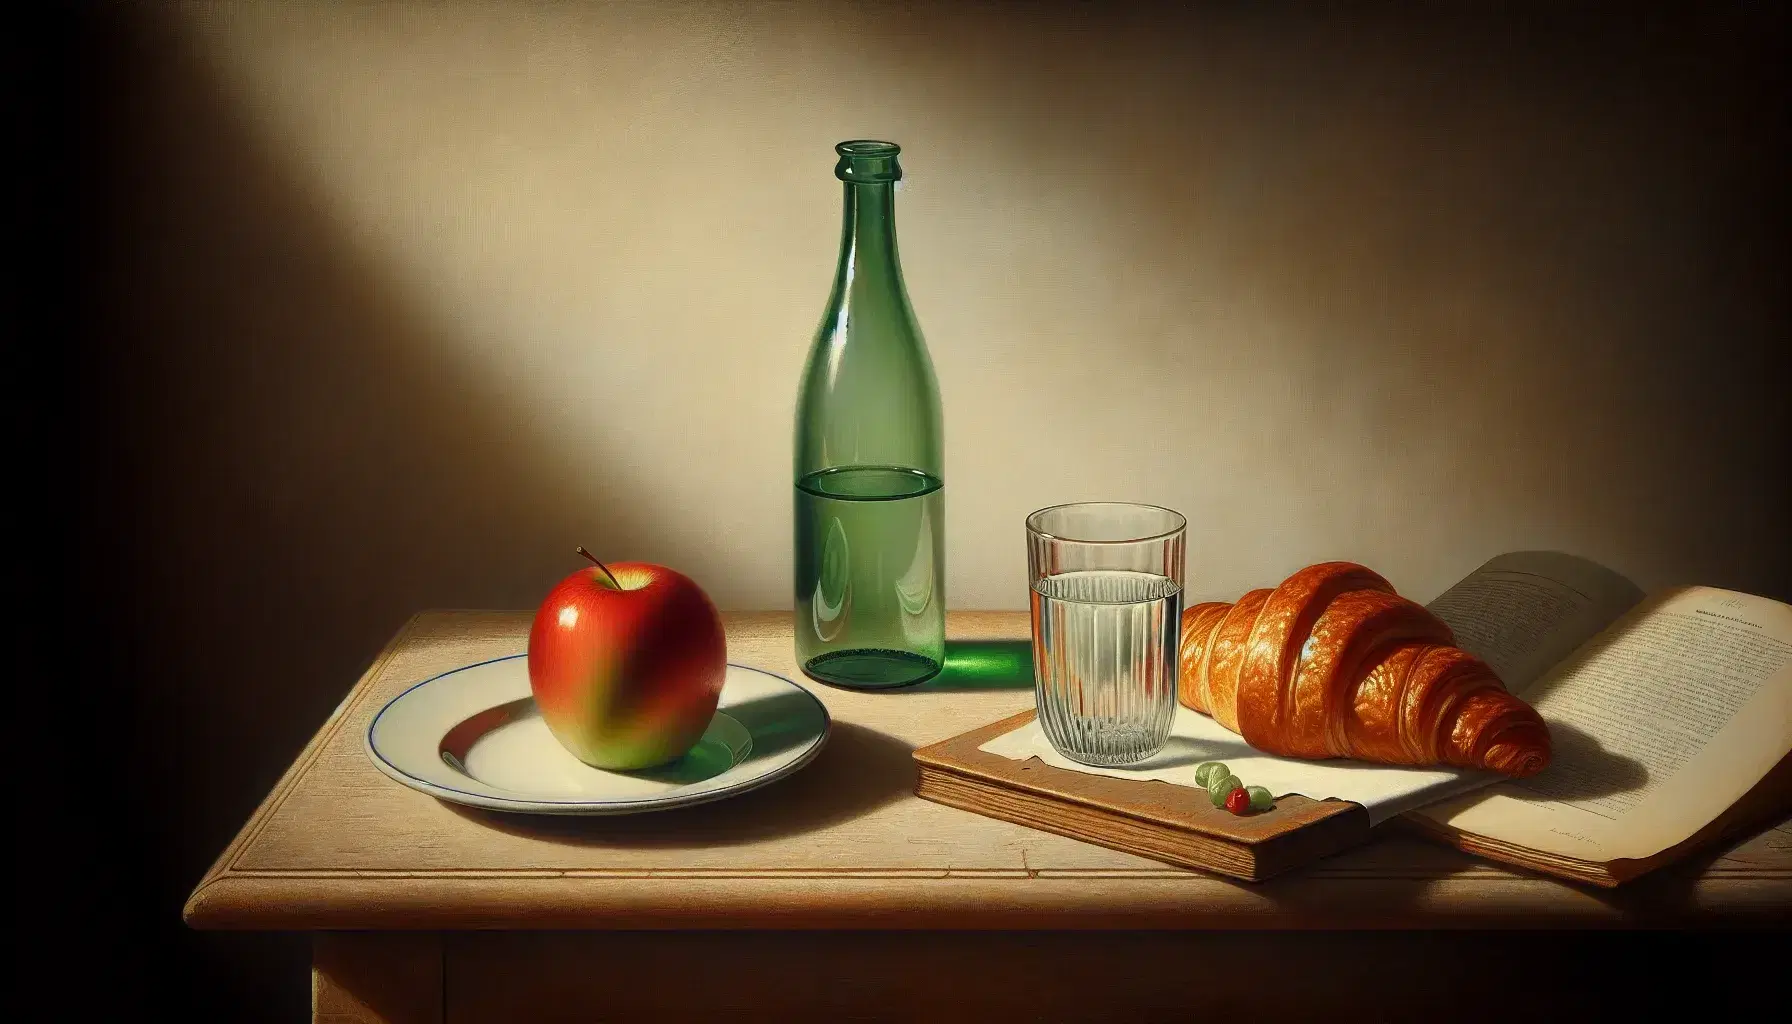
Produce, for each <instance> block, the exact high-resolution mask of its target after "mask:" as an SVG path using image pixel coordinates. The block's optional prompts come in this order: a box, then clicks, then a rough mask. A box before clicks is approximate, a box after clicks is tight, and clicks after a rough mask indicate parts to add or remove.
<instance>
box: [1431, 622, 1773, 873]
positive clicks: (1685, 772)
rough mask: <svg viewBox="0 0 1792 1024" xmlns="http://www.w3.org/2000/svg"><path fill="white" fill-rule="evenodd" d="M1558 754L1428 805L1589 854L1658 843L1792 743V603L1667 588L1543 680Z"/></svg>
mask: <svg viewBox="0 0 1792 1024" xmlns="http://www.w3.org/2000/svg"><path fill="white" fill-rule="evenodd" d="M1525 698H1526V700H1528V701H1529V702H1530V704H1531V706H1532V707H1535V708H1536V709H1537V711H1538V713H1539V714H1541V715H1542V716H1543V717H1544V719H1545V720H1546V721H1547V722H1548V723H1549V727H1550V737H1551V743H1552V748H1553V758H1552V761H1551V764H1550V766H1549V767H1548V768H1546V769H1545V770H1544V771H1543V772H1542V773H1541V774H1539V775H1537V776H1536V777H1534V778H1531V779H1526V780H1523V781H1517V782H1502V783H1500V784H1499V785H1497V786H1493V787H1490V788H1489V789H1487V790H1484V791H1482V792H1480V793H1476V794H1472V795H1470V796H1466V797H1460V798H1453V799H1450V800H1446V801H1444V802H1442V803H1439V804H1434V805H1432V806H1430V807H1426V808H1424V809H1422V810H1421V811H1418V812H1416V813H1418V814H1420V815H1422V816H1424V817H1427V818H1430V819H1432V820H1434V821H1437V822H1440V823H1442V824H1444V825H1447V826H1449V827H1451V828H1454V829H1458V830H1461V831H1463V832H1470V833H1474V834H1476V835H1481V836H1487V837H1489V838H1492V839H1498V840H1503V841H1505V842H1508V843H1512V844H1515V845H1518V846H1523V847H1528V848H1531V849H1537V850H1544V851H1547V852H1550V853H1555V854H1560V855H1563V856H1567V857H1574V858H1578V859H1581V860H1590V861H1599V862H1605V861H1611V860H1616V859H1619V858H1642V857H1648V856H1652V855H1654V854H1656V853H1659V852H1661V851H1662V850H1665V849H1667V848H1668V847H1670V846H1673V845H1675V844H1676V843H1679V842H1682V841H1684V840H1685V839H1687V838H1688V837H1690V836H1691V835H1692V834H1693V833H1695V832H1697V831H1698V830H1699V829H1700V828H1703V827H1704V826H1705V825H1706V824H1708V823H1710V822H1711V820H1712V819H1714V818H1716V817H1717V816H1718V815H1719V814H1721V813H1723V812H1724V811H1725V810H1726V809H1728V808H1729V806H1730V805H1731V804H1733V803H1735V802H1736V801H1737V800H1739V799H1741V797H1742V796H1743V794H1745V793H1747V792H1748V790H1749V789H1750V788H1751V787H1752V786H1753V785H1754V784H1755V783H1756V782H1758V781H1760V779H1761V778H1762V777H1763V776H1765V775H1766V774H1767V772H1768V771H1769V770H1770V769H1771V768H1772V767H1773V766H1774V764H1775V763H1777V762H1778V761H1779V760H1780V758H1782V757H1783V756H1785V755H1786V753H1787V751H1788V750H1792V606H1788V605H1785V604H1781V603H1780V602H1778V601H1772V600H1768V599H1767V598H1761V597H1752V596H1749V595H1746V594H1738V593H1734V592H1731V591H1725V590H1715V589H1712V588H1709V587H1689V588H1684V589H1679V590H1672V591H1668V592H1666V593H1663V594H1660V595H1657V596H1654V597H1651V598H1649V599H1648V600H1646V601H1644V602H1643V603H1642V604H1640V605H1638V606H1637V607H1636V608H1634V609H1633V610H1632V611H1631V612H1630V613H1629V614H1627V615H1625V616H1624V617H1623V618H1621V619H1620V620H1618V621H1617V622H1616V623H1614V624H1613V625H1612V626H1611V628H1610V629H1608V630H1606V631H1605V632H1603V633H1601V634H1600V635H1599V636H1597V637H1594V638H1593V639H1592V640H1590V641H1589V642H1587V643H1586V644H1585V645H1583V646H1582V647H1581V648H1580V649H1579V650H1577V651H1575V652H1574V654H1573V655H1572V656H1571V657H1569V658H1567V659H1565V660H1564V661H1563V662H1561V663H1560V664H1559V665H1558V666H1556V668H1555V669H1553V670H1551V671H1550V672H1549V673H1547V674H1546V675H1544V676H1543V677H1542V678H1540V679H1538V680H1537V681H1536V682H1535V683H1534V684H1532V686H1530V687H1529V688H1528V689H1527V691H1526V693H1525Z"/></svg>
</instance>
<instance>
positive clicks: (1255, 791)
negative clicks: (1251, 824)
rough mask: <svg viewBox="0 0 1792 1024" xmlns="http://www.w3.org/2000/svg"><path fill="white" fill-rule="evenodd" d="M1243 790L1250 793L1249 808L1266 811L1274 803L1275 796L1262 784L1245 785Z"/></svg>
mask: <svg viewBox="0 0 1792 1024" xmlns="http://www.w3.org/2000/svg"><path fill="white" fill-rule="evenodd" d="M1245 792H1247V793H1249V794H1250V795H1251V810H1253V811H1267V810H1269V809H1270V808H1271V807H1274V806H1275V805H1276V798H1275V797H1273V796H1271V795H1270V792H1269V790H1267V789H1265V788H1263V787H1262V786H1246V787H1245Z"/></svg>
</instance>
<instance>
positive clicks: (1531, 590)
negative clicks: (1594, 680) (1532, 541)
mask: <svg viewBox="0 0 1792 1024" xmlns="http://www.w3.org/2000/svg"><path fill="white" fill-rule="evenodd" d="M1642 599H1643V592H1642V591H1641V590H1639V589H1637V586H1636V584H1634V583H1632V582H1630V581H1629V580H1627V579H1625V578H1624V577H1623V576H1620V575H1618V574H1617V573H1615V572H1613V571H1611V570H1610V569H1607V568H1605V567H1604V566H1602V565H1599V564H1598V563H1596V562H1589V561H1587V560H1586V559H1584V558H1576V557H1575V556H1573V555H1567V554H1563V553H1561V552H1559V551H1514V552H1510V553H1508V554H1504V555H1500V556H1498V557H1496V558H1494V559H1492V560H1490V561H1489V562H1488V563H1487V564H1486V565H1483V566H1481V567H1480V568H1479V569H1476V570H1475V571H1474V572H1472V573H1469V574H1468V576H1466V577H1464V578H1463V580H1462V581H1461V582H1459V583H1457V584H1456V585H1455V586H1452V587H1451V588H1450V589H1448V590H1446V591H1444V592H1443V593H1442V594H1440V595H1438V597H1437V599H1436V600H1434V601H1432V602H1431V603H1430V604H1429V605H1427V606H1426V607H1427V608H1429V609H1431V612H1432V614H1434V615H1436V616H1437V617H1438V618H1440V619H1442V620H1444V622H1445V623H1447V624H1448V625H1449V627H1450V629H1451V630H1452V631H1454V632H1455V634H1456V646H1458V647H1460V648H1462V649H1463V650H1465V651H1467V652H1469V653H1470V654H1472V655H1474V656H1475V657H1477V658H1480V659H1481V660H1482V661H1485V662H1486V663H1487V664H1488V665H1489V666H1490V667H1491V668H1492V669H1493V671H1494V672H1495V674H1497V675H1498V676H1499V677H1500V681H1501V682H1503V683H1505V684H1506V689H1508V690H1511V691H1512V692H1513V693H1516V694H1518V695H1520V696H1524V691H1525V690H1526V688H1528V687H1529V686H1530V685H1531V683H1533V682H1535V681H1536V680H1537V678H1538V677H1539V676H1541V675H1542V674H1543V673H1544V672H1546V671H1548V670H1549V668H1550V667H1551V666H1553V665H1555V664H1556V663H1557V662H1559V661H1561V660H1562V659H1563V658H1565V657H1567V656H1568V655H1569V654H1570V653H1572V652H1573V651H1574V650H1575V649H1576V648H1578V647H1579V646H1580V645H1581V644H1583V643H1585V642H1586V641H1587V640H1588V639H1590V638H1591V637H1592V636H1593V634H1595V633H1597V632H1599V631H1600V630H1602V629H1604V628H1605V627H1607V626H1609V625H1611V624H1612V622H1613V621H1615V620H1616V619H1617V618H1618V616H1620V615H1623V614H1624V613H1625V612H1627V611H1629V610H1630V609H1631V608H1633V607H1635V606H1636V604H1637V602H1639V601H1641V600H1642Z"/></svg>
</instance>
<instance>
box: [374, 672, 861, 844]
mask: <svg viewBox="0 0 1792 1024" xmlns="http://www.w3.org/2000/svg"><path fill="white" fill-rule="evenodd" d="M527 657H528V654H527V653H526V652H525V653H523V654H506V655H502V656H500V657H496V658H487V659H485V660H484V661H476V662H472V663H470V664H466V665H460V666H457V667H455V668H451V669H448V670H446V671H444V672H438V673H436V674H435V675H433V676H430V677H429V678H427V679H424V680H422V681H421V682H418V683H415V684H412V685H411V686H408V687H406V688H405V689H404V690H403V691H402V692H400V693H398V694H397V695H396V696H394V697H392V698H391V699H390V700H388V701H386V703H385V705H384V706H382V707H381V708H380V710H379V711H378V712H376V713H375V714H374V716H373V718H372V719H371V720H369V721H368V723H367V728H366V729H365V730H364V731H363V732H362V748H363V749H364V750H365V751H366V752H367V754H368V756H369V757H370V758H372V760H373V762H374V765H375V767H377V768H379V770H380V771H381V772H382V773H383V774H384V775H386V776H387V777H388V778H391V779H393V780H394V781H396V782H399V783H401V784H403V785H405V786H408V787H410V788H411V789H414V790H417V791H419V792H422V793H426V794H429V795H431V796H435V797H438V798H440V799H442V800H445V801H448V802H450V803H457V804H462V805H465V806H471V807H479V808H483V809H486V810H494V811H505V812H509V813H523V814H529V813H533V814H562V815H565V814H587V815H592V816H601V815H606V814H625V813H631V812H633V813H646V812H651V811H660V810H675V809H677V808H680V807H694V806H696V805H698V804H705V803H711V802H713V801H716V800H722V799H726V798H728V797H731V796H736V795H739V794H741V793H745V792H748V791H750V790H754V789H758V788H760V787H761V786H765V785H769V784H770V783H773V782H776V781H777V780H779V779H782V778H784V777H786V776H788V775H791V774H793V773H795V772H796V771H798V770H799V769H801V768H803V767H804V766H806V765H808V764H809V763H810V762H811V761H813V760H815V758H816V756H817V755H819V754H820V753H821V751H822V748H823V747H825V746H826V745H827V741H828V737H829V736H831V735H832V734H833V718H832V716H831V715H829V714H828V709H827V705H825V704H823V703H822V702H821V700H820V699H819V698H817V697H816V696H815V695H814V694H813V693H810V692H809V691H808V690H807V689H806V688H804V687H802V686H800V685H798V684H797V683H796V682H794V681H793V680H791V679H789V678H787V677H785V676H782V675H779V674H778V673H776V672H769V671H767V670H765V669H762V668H754V667H753V666H751V665H742V664H739V663H738V662H732V661H731V662H728V663H727V665H728V668H729V669H730V670H737V669H738V670H740V671H744V672H752V673H755V674H757V675H761V676H765V677H768V678H769V679H773V680H776V681H778V682H780V683H783V684H784V685H785V686H786V687H789V689H790V691H791V692H794V693H797V694H801V695H802V696H803V697H805V698H807V699H808V701H809V703H810V704H812V705H813V707H814V710H815V712H817V713H818V715H819V717H820V727H819V728H818V729H817V730H816V732H815V734H814V736H813V737H812V738H810V739H809V740H808V742H807V745H806V746H805V747H803V748H802V749H801V750H800V751H799V752H798V753H797V754H796V755H795V756H794V757H792V758H790V759H789V760H787V761H784V762H783V763H780V764H777V765H776V766H775V767H772V768H770V769H768V770H766V771H765V772H763V773H761V774H758V775H753V776H750V777H748V778H745V779H742V780H740V781H739V782H736V783H733V784H731V785H728V786H724V787H721V788H719V789H710V790H701V791H698V792H695V793H691V794H688V795H679V793H678V792H677V791H673V792H670V793H667V794H665V795H661V796H652V797H644V798H634V799H615V800H610V799H580V800H565V799H559V800H555V799H537V798H533V797H517V798H514V799H510V798H505V797H500V796H492V795H489V794H486V793H475V792H471V791H468V790H463V789H456V788H454V787H452V786H445V785H442V784H441V783H439V782H431V781H430V780H428V779H425V778H422V777H420V776H418V775H416V774H413V773H412V772H409V771H406V770H405V769H404V768H402V767H400V766H399V765H397V764H395V763H394V762H393V761H392V760H391V759H390V758H388V757H387V756H386V754H385V753H384V752H382V751H381V750H380V749H379V747H378V746H377V745H376V744H375V742H374V733H375V731H376V730H377V729H378V727H379V724H380V722H381V721H382V720H383V719H384V718H385V717H386V714H387V713H388V712H390V711H391V710H392V709H393V708H394V707H396V706H398V705H399V703H400V702H401V701H403V700H404V699H405V698H406V697H408V696H410V695H411V694H413V693H415V692H416V691H418V690H420V689H422V688H424V687H426V686H429V685H430V684H432V683H437V682H440V681H441V680H443V679H445V678H447V677H449V676H453V675H456V674H459V673H461V672H467V671H470V670H472V669H476V668H483V667H484V666H487V665H494V664H497V663H499V662H506V661H516V660H519V659H523V658H527ZM494 703H502V702H501V701H500V702H494ZM717 710H718V711H725V710H727V709H726V707H725V706H722V707H718V709H717ZM451 767H452V766H451ZM734 767H739V765H735V766H734ZM729 770H733V769H732V768H731V769H729ZM493 788H497V787H493ZM554 808H565V810H554Z"/></svg>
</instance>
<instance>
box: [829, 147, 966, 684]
mask: <svg viewBox="0 0 1792 1024" xmlns="http://www.w3.org/2000/svg"><path fill="white" fill-rule="evenodd" d="M834 149H835V151H836V152H837V153H839V155H840V160H839V162H838V163H837V164H835V166H834V176H835V177H837V178H839V179H840V180H841V181H843V182H845V192H846V205H845V214H844V222H845V223H844V225H843V227H842V230H841V233H840V263H839V266H838V267H837V268H836V269H835V271H834V288H833V293H832V294H831V295H830V296H829V297H828V305H827V313H826V314H825V315H824V316H823V317H822V320H821V328H820V329H819V330H818V331H817V332H816V335H815V343H814V345H813V346H812V347H811V348H810V349H809V361H808V364H807V366H806V367H805V368H804V370H803V381H802V387H801V391H800V393H799V394H798V397H797V410H796V460H795V462H796V467H795V470H796V473H795V479H796V655H797V664H799V665H801V666H802V668H803V672H804V673H806V674H807V675H808V676H810V677H811V678H813V679H818V680H820V681H822V682H824V683H831V684H833V685H835V686H846V687H852V688H855V689H887V688H890V687H896V686H908V685H911V684H913V683H919V682H922V681H923V680H926V679H931V678H932V677H933V676H934V675H936V674H937V673H938V672H939V670H940V666H941V665H942V664H943V663H944V662H945V657H946V609H945V582H946V577H945V564H946V545H945V527H946V523H945V460H944V454H943V452H942V450H941V447H942V446H941V441H942V437H941V434H942V427H941V417H940V390H939V381H938V380H937V379H936V378H935V377H934V372H933V360H932V359H931V358H929V357H928V354H927V345H926V343H925V342H924V341H923V340H922V338H921V328H920V327H919V325H917V324H916V322H915V312H914V310H913V309H912V308H910V306H909V301H908V290H907V289H906V288H905V287H903V283H902V263H901V261H900V260H899V259H898V257H897V253H896V220H895V209H894V206H895V193H896V182H898V181H900V180H901V179H902V167H901V165H900V164H899V163H898V162H897V154H898V153H900V152H901V148H900V147H898V146H897V145H896V144H894V143H890V142H872V141H854V142H842V143H840V144H839V145H838V146H835V147H834Z"/></svg>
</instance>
